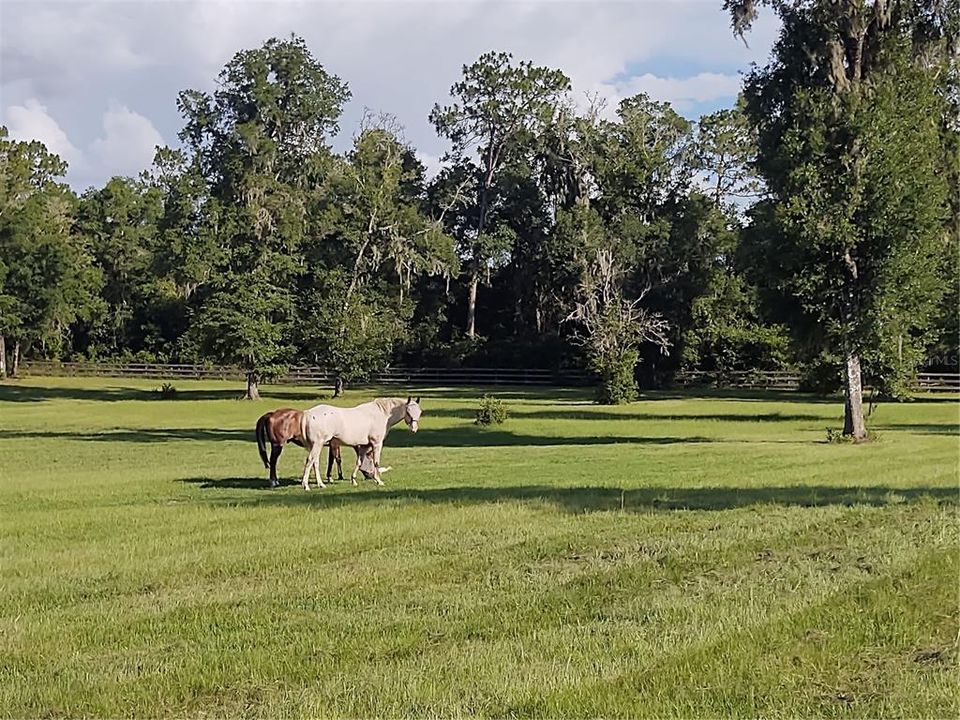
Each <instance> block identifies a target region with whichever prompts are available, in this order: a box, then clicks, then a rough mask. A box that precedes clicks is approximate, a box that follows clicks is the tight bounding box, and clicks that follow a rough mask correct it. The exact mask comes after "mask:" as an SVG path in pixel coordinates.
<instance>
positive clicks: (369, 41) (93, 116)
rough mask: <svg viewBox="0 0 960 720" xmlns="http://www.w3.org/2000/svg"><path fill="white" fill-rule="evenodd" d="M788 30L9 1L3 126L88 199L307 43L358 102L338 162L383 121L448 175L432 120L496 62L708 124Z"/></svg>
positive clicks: (512, 7)
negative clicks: (30, 142) (281, 43)
mask: <svg viewBox="0 0 960 720" xmlns="http://www.w3.org/2000/svg"><path fill="white" fill-rule="evenodd" d="M776 29H777V27H776V24H775V21H774V19H773V18H772V17H768V16H761V18H760V21H759V22H758V23H757V24H756V26H755V28H754V30H753V32H752V33H751V35H750V36H749V38H748V40H749V42H750V46H749V47H746V46H745V45H744V43H743V42H742V41H740V40H738V39H736V38H734V37H733V35H732V34H731V32H730V29H729V21H728V19H727V17H726V16H725V14H724V12H723V9H722V0H616V1H603V0H595V1H593V2H590V1H587V0H527V1H525V2H522V1H518V0H515V1H507V0H499V1H497V0H444V1H440V0H432V1H431V0H420V1H417V2H413V1H410V0H393V1H386V0H349V1H348V0H338V1H334V0H314V1H313V2H306V1H303V0H301V1H299V2H294V1H291V0H270V1H263V0H233V1H232V2H227V1H214V0H192V1H191V0H172V1H168V0H93V1H88V0H60V1H59V2H47V1H45V0H2V3H0V47H2V50H0V123H2V124H4V125H6V126H7V127H8V128H9V129H10V133H11V136H13V137H15V138H17V139H38V140H42V141H43V142H45V143H46V144H47V145H48V147H49V148H50V149H51V150H53V151H55V152H57V153H58V154H60V155H61V156H62V157H63V158H64V159H66V160H67V161H68V163H69V164H70V171H69V173H68V180H69V182H70V183H71V185H72V186H73V187H74V188H75V189H76V190H78V191H79V190H82V189H84V188H85V187H87V186H89V185H100V184H102V183H103V182H104V181H105V180H106V179H107V178H109V177H110V176H112V175H117V174H119V175H135V174H137V173H138V172H140V171H141V170H144V169H146V167H147V166H148V165H149V164H150V161H151V159H152V157H153V151H154V147H155V146H156V145H157V144H166V145H176V144H177V143H178V140H177V132H178V130H179V129H180V127H181V121H180V117H179V115H178V113H177V109H176V96H177V93H178V92H179V91H180V90H183V89H185V88H198V89H203V90H211V89H212V88H213V86H214V81H215V79H216V76H217V73H218V72H219V71H220V69H221V68H222V67H223V65H224V64H225V63H226V62H227V61H228V60H229V59H230V57H231V56H232V55H233V54H234V53H235V52H237V51H238V50H241V49H245V48H250V47H256V46H258V45H260V44H261V43H262V42H263V41H264V40H266V39H267V38H269V37H271V36H279V37H283V36H287V35H289V34H290V33H291V32H293V33H296V34H298V35H301V36H302V37H304V39H305V40H306V41H307V44H308V45H309V46H310V48H311V51H312V52H313V54H314V56H315V57H316V58H317V60H319V61H320V62H321V63H322V64H323V65H324V66H325V67H326V69H327V70H328V71H330V72H333V73H334V74H336V75H338V76H339V77H340V78H341V79H343V80H344V81H346V82H347V83H348V84H349V86H350V88H351V91H352V92H353V100H352V101H351V103H350V104H349V106H348V107H347V108H346V109H345V112H344V116H343V118H342V120H341V133H340V136H339V137H338V138H337V139H336V140H335V143H334V144H335V147H337V148H338V149H343V148H345V147H347V146H348V145H349V143H350V139H351V137H352V136H353V134H354V132H355V131H356V129H357V127H358V124H359V121H360V119H361V117H362V116H363V113H364V108H370V109H372V110H374V111H376V112H386V113H390V114H392V115H394V116H396V117H397V119H398V120H399V121H400V123H401V124H402V125H403V126H404V128H405V133H406V137H407V140H408V141H409V142H410V143H411V144H412V145H413V146H414V147H415V148H417V150H418V152H419V153H420V155H421V158H422V159H423V160H424V162H425V163H426V164H427V165H428V167H436V163H437V159H438V158H439V157H440V155H442V153H443V152H444V151H445V150H446V147H445V145H444V143H443V142H442V141H441V140H440V139H439V138H437V137H436V135H435V133H434V131H433V128H432V127H431V126H430V124H429V123H428V122H427V116H428V114H429V112H430V109H431V108H432V107H433V104H434V103H436V102H440V103H444V102H446V100H447V98H448V91H449V88H450V85H451V84H453V83H454V82H456V80H457V79H458V77H459V75H460V70H461V66H462V65H464V64H466V63H470V62H473V61H474V60H475V59H476V58H477V57H478V56H479V55H480V54H482V53H483V52H486V51H488V50H503V51H507V52H512V53H513V54H514V57H515V58H517V59H529V60H532V61H534V62H535V63H538V64H542V65H548V66H550V67H555V68H559V69H561V70H563V71H564V72H565V73H566V74H567V75H569V76H570V77H571V79H572V80H573V84H574V92H575V93H576V95H577V96H578V97H580V98H582V97H584V96H585V94H586V93H596V94H599V95H601V96H602V97H604V98H606V100H607V102H608V105H609V107H615V106H616V104H617V102H618V101H619V100H620V99H622V98H624V97H629V96H630V95H633V94H635V93H636V92H640V91H643V92H647V93H648V94H650V95H651V96H652V97H654V98H655V99H659V100H666V101H669V102H672V103H673V104H674V106H675V107H676V109H677V110H678V111H679V112H681V113H682V114H684V115H685V116H687V117H690V118H692V119H695V118H696V117H697V116H699V115H700V114H701V113H704V112H710V111H712V110H715V109H717V108H720V107H728V106H730V105H731V104H732V103H733V101H734V99H735V97H736V93H737V90H738V88H739V85H740V73H742V72H743V71H745V70H747V69H748V68H749V65H750V63H751V62H757V63H763V62H765V61H766V58H767V56H768V54H769V50H770V47H771V44H772V42H773V40H774V37H775V34H776Z"/></svg>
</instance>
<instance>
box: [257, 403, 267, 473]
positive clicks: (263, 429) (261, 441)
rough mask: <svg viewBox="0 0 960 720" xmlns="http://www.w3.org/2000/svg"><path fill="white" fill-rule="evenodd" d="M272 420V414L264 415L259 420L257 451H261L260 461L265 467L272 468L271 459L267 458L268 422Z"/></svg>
mask: <svg viewBox="0 0 960 720" xmlns="http://www.w3.org/2000/svg"><path fill="white" fill-rule="evenodd" d="M269 419H270V413H267V414H266V415H262V416H261V417H260V419H259V420H257V431H256V435H257V450H259V451H260V459H261V460H263V466H264V467H265V468H268V469H269V468H270V459H269V458H268V457H267V421H268V420H269Z"/></svg>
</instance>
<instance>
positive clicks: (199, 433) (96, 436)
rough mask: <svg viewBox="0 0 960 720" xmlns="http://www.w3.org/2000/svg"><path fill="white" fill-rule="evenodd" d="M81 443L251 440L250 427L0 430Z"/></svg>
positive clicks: (15, 436) (7, 435)
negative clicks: (85, 430) (231, 428)
mask: <svg viewBox="0 0 960 720" xmlns="http://www.w3.org/2000/svg"><path fill="white" fill-rule="evenodd" d="M50 438H56V439H58V440H81V441H86V442H131V443H157V442H169V441H175V440H202V441H211V440H231V441H240V440H250V441H251V442H253V441H254V434H253V427H252V425H251V427H250V429H249V430H223V429H218V428H144V429H140V430H122V429H121V430H107V431H105V432H98V433H84V432H67V431H52V432H44V431H41V430H0V440H21V439H26V440H44V439H50Z"/></svg>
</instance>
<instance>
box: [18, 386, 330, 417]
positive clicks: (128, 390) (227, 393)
mask: <svg viewBox="0 0 960 720" xmlns="http://www.w3.org/2000/svg"><path fill="white" fill-rule="evenodd" d="M165 382H172V383H173V385H174V386H176V385H177V381H176V380H157V381H156V383H157V386H159V385H161V384H162V383H165ZM260 393H261V395H262V397H263V401H264V402H260V403H251V407H261V406H262V407H263V412H266V411H267V410H269V409H272V408H271V407H269V405H270V402H269V401H279V402H288V403H289V402H295V401H299V402H302V403H304V404H307V405H311V404H313V405H315V404H317V403H320V402H322V401H324V400H325V399H327V398H329V395H326V394H322V393H320V392H318V391H317V390H316V388H311V387H308V386H302V387H301V386H297V387H291V386H286V387H279V386H277V387H274V386H265V387H261V388H260ZM243 396H244V389H243V387H241V386H240V385H238V386H237V387H236V388H234V389H224V390H211V389H204V388H196V389H192V388H190V387H189V386H187V387H185V388H184V387H178V388H177V395H176V397H175V398H172V399H169V400H163V399H161V398H160V397H159V396H158V395H157V393H155V392H153V390H152V389H147V388H135V387H127V386H121V385H115V386H113V385H111V386H106V387H88V388H85V387H54V386H37V385H20V384H16V383H10V382H4V383H0V402H24V403H29V402H38V401H42V400H94V401H98V402H122V401H129V400H152V401H156V402H158V403H176V402H181V401H183V400H242V399H243Z"/></svg>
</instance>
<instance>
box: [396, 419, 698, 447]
mask: <svg viewBox="0 0 960 720" xmlns="http://www.w3.org/2000/svg"><path fill="white" fill-rule="evenodd" d="M424 416H426V413H424ZM711 442H716V439H715V438H708V437H701V436H697V435H689V436H652V437H645V436H641V435H527V434H520V433H514V432H508V431H506V430H492V429H489V428H480V427H477V426H475V425H466V426H458V427H451V428H441V429H436V430H435V429H431V428H429V427H428V428H421V430H420V431H419V432H418V433H416V434H415V435H414V434H413V433H410V432H404V431H400V432H396V431H394V432H391V433H390V436H389V439H388V440H387V444H388V445H390V446H393V447H409V448H426V447H442V448H458V447H459V448H484V447H544V446H551V445H621V444H622V445H674V444H678V443H711Z"/></svg>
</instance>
